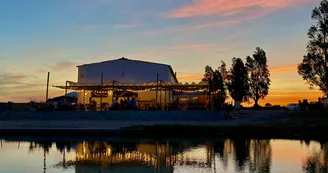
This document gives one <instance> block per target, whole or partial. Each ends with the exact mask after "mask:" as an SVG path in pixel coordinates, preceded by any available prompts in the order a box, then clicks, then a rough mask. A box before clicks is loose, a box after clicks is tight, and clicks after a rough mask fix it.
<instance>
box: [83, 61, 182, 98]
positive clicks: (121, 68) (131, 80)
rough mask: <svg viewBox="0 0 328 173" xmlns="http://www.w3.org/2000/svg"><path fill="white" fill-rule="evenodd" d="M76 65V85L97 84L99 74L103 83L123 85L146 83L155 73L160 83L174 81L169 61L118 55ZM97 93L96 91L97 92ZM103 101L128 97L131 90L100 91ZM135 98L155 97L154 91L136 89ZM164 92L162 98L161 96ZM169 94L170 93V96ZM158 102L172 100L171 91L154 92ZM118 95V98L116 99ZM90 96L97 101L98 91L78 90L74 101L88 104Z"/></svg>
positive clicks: (149, 81)
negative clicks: (147, 60) (131, 58)
mask: <svg viewBox="0 0 328 173" xmlns="http://www.w3.org/2000/svg"><path fill="white" fill-rule="evenodd" d="M77 67H78V82H77V83H78V84H79V85H91V84H98V85H99V84H101V77H102V76H103V83H106V84H110V83H112V82H115V84H117V83H118V84H124V85H126V84H127V85H142V84H149V83H156V81H157V73H158V74H159V76H158V79H159V80H161V81H163V82H164V83H169V84H178V80H177V77H176V75H175V73H174V72H173V69H172V67H171V66H170V65H166V64H160V63H153V62H146V61H139V60H130V59H127V58H120V59H116V60H110V61H104V62H98V63H92V64H84V65H80V66H77ZM97 94H98V95H97ZM102 96H104V97H103V98H102V101H103V103H109V104H111V103H112V100H113V99H115V98H113V97H123V96H124V97H126V96H127V97H129V96H132V95H131V94H127V93H125V95H124V93H122V92H121V93H119V92H115V93H112V92H111V91H109V92H108V93H107V94H105V95H102ZM136 96H137V97H138V100H139V101H141V102H142V101H146V102H147V101H148V102H149V101H150V100H152V99H153V100H154V99H155V97H156V91H147V92H138V93H136ZM165 96H166V98H165ZM170 96H171V97H170ZM157 97H158V102H161V103H163V104H164V102H165V101H167V102H169V100H171V101H172V100H173V92H169V91H166V94H165V93H164V91H162V92H158V96H157ZM120 99H121V98H119V100H120ZM90 100H93V101H96V102H97V104H99V103H100V97H99V92H98V93H97V92H87V93H84V92H79V94H78V103H81V104H88V103H90Z"/></svg>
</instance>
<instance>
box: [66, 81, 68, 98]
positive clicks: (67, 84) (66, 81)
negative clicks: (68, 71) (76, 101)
mask: <svg viewBox="0 0 328 173" xmlns="http://www.w3.org/2000/svg"><path fill="white" fill-rule="evenodd" d="M67 86H68V81H66V84H65V102H66V101H67Z"/></svg>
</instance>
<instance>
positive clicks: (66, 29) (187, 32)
mask: <svg viewBox="0 0 328 173" xmlns="http://www.w3.org/2000/svg"><path fill="white" fill-rule="evenodd" d="M319 3H320V1H319V0H193V1H191V0H162V1H158V0H155V1H154V0H46V1H45V0H28V1H25V0H1V1H0V61H1V63H0V92H1V94H0V102H1V101H3V102H6V101H9V100H10V101H14V102H27V101H29V100H30V99H31V98H33V99H37V100H44V99H45V85H46V78H47V72H48V71H49V72H51V81H50V85H64V84H65V81H66V80H71V81H76V80H77V68H76V65H80V64H86V63H91V62H97V61H104V60H111V59H117V58H121V57H126V58H129V59H139V60H145V61H153V62H160V63H165V64H170V65H172V67H173V69H174V70H175V71H176V72H177V75H178V78H179V80H180V81H181V82H187V81H188V82H190V81H199V80H200V79H201V78H202V74H203V73H204V67H205V66H206V65H210V66H212V67H213V68H217V67H218V66H219V65H220V61H222V60H223V61H225V62H226V63H227V64H228V65H229V67H230V64H231V59H232V58H233V57H240V58H243V59H245V57H246V56H247V55H252V54H253V52H254V50H255V47H257V46H259V47H261V48H263V49H264V50H265V51H266V53H267V56H268V63H269V68H270V70H271V80H272V85H271V89H270V94H269V96H268V97H267V98H266V100H264V101H261V102H260V103H262V104H263V103H267V102H271V103H272V104H282V105H286V104H287V103H290V102H297V101H298V100H299V99H302V98H308V99H309V100H317V98H318V97H319V96H322V94H321V93H320V92H319V91H318V90H313V91H311V90H309V86H308V85H307V84H305V82H304V81H303V80H302V78H301V76H299V75H298V73H297V69H296V66H297V64H298V63H300V62H301V61H302V56H303V55H304V54H305V52H306V44H307V42H308V39H307V30H308V28H309V27H310V26H311V25H312V24H313V23H314V21H312V20H311V18H310V16H311V11H312V9H313V8H314V7H315V6H318V5H319ZM63 93H64V91H61V90H57V89H55V88H52V87H51V88H50V97H54V96H58V95H62V94H63Z"/></svg>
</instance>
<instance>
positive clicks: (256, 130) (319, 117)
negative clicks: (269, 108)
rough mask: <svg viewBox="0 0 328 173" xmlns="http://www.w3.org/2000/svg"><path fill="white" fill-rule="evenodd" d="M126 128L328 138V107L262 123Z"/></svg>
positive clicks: (161, 132) (153, 132)
mask: <svg viewBox="0 0 328 173" xmlns="http://www.w3.org/2000/svg"><path fill="white" fill-rule="evenodd" d="M125 129H130V130H131V129H135V130H138V131H142V132H143V133H144V134H143V135H145V136H149V135H151V136H152V137H166V136H171V137H185V138H189V137H195V136H207V137H229V138H231V137H242V138H284V139H328V135H326V132H327V131H328V111H311V112H297V113H292V114H291V116H290V118H289V119H285V120H282V121H279V122H273V123H270V122H269V123H267V124H263V125H236V126H231V125H229V126H224V125H223V126H197V125H196V126H191V125H153V126H134V127H129V128H125Z"/></svg>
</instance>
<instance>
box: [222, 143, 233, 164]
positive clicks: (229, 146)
mask: <svg viewBox="0 0 328 173" xmlns="http://www.w3.org/2000/svg"><path fill="white" fill-rule="evenodd" d="M232 151H233V143H232V141H231V140H230V139H226V140H225V141H224V146H223V155H222V156H221V162H222V165H223V168H224V170H227V168H228V162H229V156H230V155H231V154H232Z"/></svg>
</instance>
